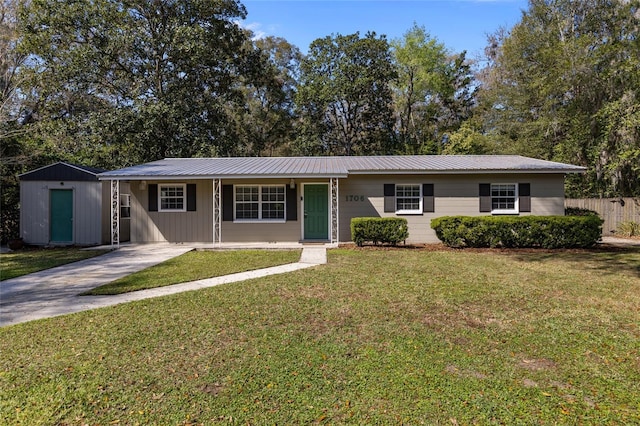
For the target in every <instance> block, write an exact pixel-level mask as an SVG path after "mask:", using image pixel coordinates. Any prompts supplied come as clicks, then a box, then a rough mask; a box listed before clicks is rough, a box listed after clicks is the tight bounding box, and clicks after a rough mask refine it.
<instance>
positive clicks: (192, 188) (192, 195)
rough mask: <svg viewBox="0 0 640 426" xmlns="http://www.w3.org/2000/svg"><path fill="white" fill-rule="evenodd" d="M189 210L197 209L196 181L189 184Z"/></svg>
mask: <svg viewBox="0 0 640 426" xmlns="http://www.w3.org/2000/svg"><path fill="white" fill-rule="evenodd" d="M187 211H188V212H195V211H196V184H195V183H188V184H187Z"/></svg>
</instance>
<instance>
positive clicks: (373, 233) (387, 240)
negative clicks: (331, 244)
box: [351, 217, 409, 246]
mask: <svg viewBox="0 0 640 426" xmlns="http://www.w3.org/2000/svg"><path fill="white" fill-rule="evenodd" d="M407 238H409V227H408V225H407V219H405V218H402V217H354V218H352V219H351V241H353V242H354V243H356V244H357V245H358V246H362V245H363V244H364V243H365V242H366V241H371V242H372V243H373V244H378V243H383V244H393V245H396V244H398V243H399V242H401V241H404V240H406V239H407Z"/></svg>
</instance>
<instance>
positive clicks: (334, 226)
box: [330, 178, 339, 244]
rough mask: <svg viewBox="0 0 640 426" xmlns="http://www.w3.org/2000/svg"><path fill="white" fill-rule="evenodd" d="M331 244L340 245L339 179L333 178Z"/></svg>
mask: <svg viewBox="0 0 640 426" xmlns="http://www.w3.org/2000/svg"><path fill="white" fill-rule="evenodd" d="M330 186H331V243H335V244H337V243H338V239H339V238H338V236H339V229H338V213H339V211H338V199H339V195H338V178H331V185H330Z"/></svg>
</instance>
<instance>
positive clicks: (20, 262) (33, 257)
mask: <svg viewBox="0 0 640 426" xmlns="http://www.w3.org/2000/svg"><path fill="white" fill-rule="evenodd" d="M107 252H108V250H81V249H79V248H76V247H72V248H46V249H45V248H27V249H23V250H18V251H15V252H11V253H2V254H0V281H2V280H8V279H10V278H15V277H19V276H21V275H26V274H31V273H33V272H38V271H42V270H43V269H49V268H53V267H55V266H60V265H64V264H66V263H71V262H77V261H78V260H83V259H89V258H90V257H94V256H99V255H101V254H105V253H107Z"/></svg>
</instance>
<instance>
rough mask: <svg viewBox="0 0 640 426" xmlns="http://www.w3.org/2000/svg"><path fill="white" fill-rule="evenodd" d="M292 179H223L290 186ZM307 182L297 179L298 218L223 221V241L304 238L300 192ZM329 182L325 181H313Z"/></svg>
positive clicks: (231, 181)
mask: <svg viewBox="0 0 640 426" xmlns="http://www.w3.org/2000/svg"><path fill="white" fill-rule="evenodd" d="M289 182H290V179H263V180H260V181H254V180H246V179H244V180H242V179H226V180H223V181H222V184H223V185H284V186H285V188H288V186H289ZM304 182H307V181H305V180H302V179H296V180H295V191H296V210H297V220H287V221H286V222H258V221H255V222H247V221H237V222H235V221H232V220H231V221H223V222H222V232H221V234H222V235H221V237H222V241H223V242H238V243H247V242H261V243H272V242H298V241H300V240H301V239H302V237H301V235H302V231H301V222H300V217H301V213H300V194H301V191H302V185H301V184H302V183H304ZM313 182H316V183H318V182H320V183H327V180H326V179H324V181H319V180H316V181H313Z"/></svg>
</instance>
